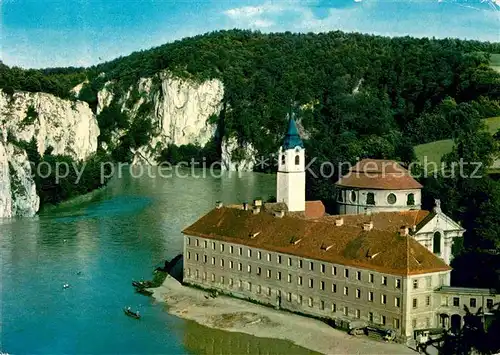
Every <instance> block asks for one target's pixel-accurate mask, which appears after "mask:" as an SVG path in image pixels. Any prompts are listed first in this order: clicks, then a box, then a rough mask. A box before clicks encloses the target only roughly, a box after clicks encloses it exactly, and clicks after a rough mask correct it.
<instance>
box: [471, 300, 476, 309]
mask: <svg viewBox="0 0 500 355" xmlns="http://www.w3.org/2000/svg"><path fill="white" fill-rule="evenodd" d="M470 306H471V307H472V308H475V307H476V299H475V298H471V299H470Z"/></svg>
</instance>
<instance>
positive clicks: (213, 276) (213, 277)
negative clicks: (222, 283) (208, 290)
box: [212, 274, 215, 282]
mask: <svg viewBox="0 0 500 355" xmlns="http://www.w3.org/2000/svg"><path fill="white" fill-rule="evenodd" d="M212 282H215V274H212Z"/></svg>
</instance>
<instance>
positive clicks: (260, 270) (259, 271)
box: [257, 267, 262, 275]
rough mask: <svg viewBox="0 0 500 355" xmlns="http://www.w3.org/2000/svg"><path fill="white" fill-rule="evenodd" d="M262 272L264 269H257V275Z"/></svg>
mask: <svg viewBox="0 0 500 355" xmlns="http://www.w3.org/2000/svg"><path fill="white" fill-rule="evenodd" d="M261 272H262V269H261V268H260V267H258V268H257V275H260V274H261Z"/></svg>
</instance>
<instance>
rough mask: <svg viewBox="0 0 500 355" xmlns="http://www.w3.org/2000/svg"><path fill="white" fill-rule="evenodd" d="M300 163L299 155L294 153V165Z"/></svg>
mask: <svg viewBox="0 0 500 355" xmlns="http://www.w3.org/2000/svg"><path fill="white" fill-rule="evenodd" d="M299 164H300V155H298V154H297V155H296V156H295V165H299Z"/></svg>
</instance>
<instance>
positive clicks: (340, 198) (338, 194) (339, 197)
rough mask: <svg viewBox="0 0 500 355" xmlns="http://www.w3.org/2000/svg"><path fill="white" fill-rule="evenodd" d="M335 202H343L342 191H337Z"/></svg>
mask: <svg viewBox="0 0 500 355" xmlns="http://www.w3.org/2000/svg"><path fill="white" fill-rule="evenodd" d="M337 200H338V201H339V202H344V191H342V190H338V191H337Z"/></svg>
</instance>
